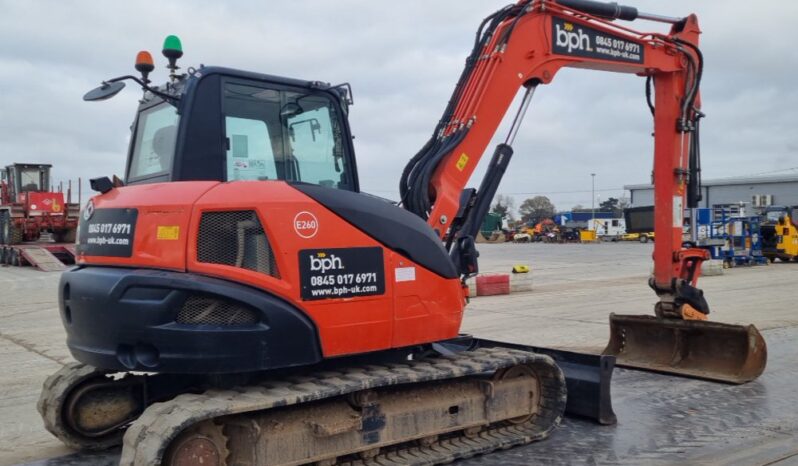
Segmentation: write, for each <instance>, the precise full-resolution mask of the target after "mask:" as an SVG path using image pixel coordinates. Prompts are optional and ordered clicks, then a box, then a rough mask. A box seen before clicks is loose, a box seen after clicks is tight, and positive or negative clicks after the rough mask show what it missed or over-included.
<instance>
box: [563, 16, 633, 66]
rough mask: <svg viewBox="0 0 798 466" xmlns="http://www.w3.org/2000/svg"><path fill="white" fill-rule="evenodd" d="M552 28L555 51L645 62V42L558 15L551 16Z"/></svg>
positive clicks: (613, 59)
mask: <svg viewBox="0 0 798 466" xmlns="http://www.w3.org/2000/svg"><path fill="white" fill-rule="evenodd" d="M551 28H552V33H551V34H552V41H551V49H552V52H554V53H558V54H560V55H573V56H577V57H587V58H599V59H602V60H611V61H617V62H625V63H643V52H644V51H643V45H642V44H640V43H638V42H634V41H631V40H628V39H625V38H623V37H620V36H616V35H613V34H607V33H605V32H602V31H599V30H596V29H593V28H591V27H588V26H583V25H581V24H577V23H573V22H570V21H566V20H564V19H562V18H556V17H555V18H552V19H551Z"/></svg>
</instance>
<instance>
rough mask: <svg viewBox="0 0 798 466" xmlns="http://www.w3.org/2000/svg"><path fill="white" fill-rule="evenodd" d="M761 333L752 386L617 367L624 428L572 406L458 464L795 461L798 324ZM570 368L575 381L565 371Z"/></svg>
mask: <svg viewBox="0 0 798 466" xmlns="http://www.w3.org/2000/svg"><path fill="white" fill-rule="evenodd" d="M764 333H765V336H766V338H767V340H768V347H769V352H770V359H769V362H768V369H767V371H765V373H764V374H762V376H761V377H759V378H758V379H757V380H755V381H753V382H750V383H747V384H743V385H729V384H724V383H717V382H709V381H704V380H697V379H687V378H680V379H678V380H674V377H673V376H672V375H662V374H657V373H653V372H644V371H638V370H631V369H624V368H618V369H616V370H615V371H614V374H613V375H612V391H613V397H614V398H615V409H616V414H617V417H618V423H617V424H615V425H599V424H598V423H596V421H595V419H589V418H585V417H584V416H581V415H578V414H575V413H574V412H573V411H570V410H569V411H567V412H566V417H565V418H564V420H563V422H562V424H561V426H560V427H559V428H558V429H556V430H555V431H554V432H553V433H552V435H551V436H550V437H549V438H548V439H546V440H545V441H542V442H536V443H533V444H530V445H526V446H522V447H518V448H511V449H508V450H502V451H498V452H494V453H491V454H488V455H484V456H477V457H473V458H470V459H466V460H461V461H459V462H457V463H455V464H458V465H461V466H478V465H510V466H522V465H524V466H525V465H529V464H547V465H548V464H550V465H571V464H590V465H616V464H628V465H639V464H694V465H715V464H717V465H746V466H747V465H763V466H764V465H778V466H786V465H793V464H798V442H796V440H795V439H796V438H798V404H796V403H795V394H794V390H795V388H794V387H795V385H796V383H798V345H795V344H794V341H795V340H796V338H798V327H785V328H777V329H772V330H766V331H765V332H764ZM483 343H484V344H489V341H488V340H483ZM555 351H556V350H555ZM564 353H568V352H564ZM571 354H574V353H571ZM593 357H595V358H599V357H598V356H593ZM596 360H598V359H596ZM558 362H560V361H558ZM605 363H606V362H605ZM563 366H566V365H565V364H563ZM564 369H565V372H566V377H567V378H569V377H568V373H569V371H568V369H567V368H565V367H564ZM569 379H570V378H569ZM574 381H576V379H570V380H569V382H574ZM677 382H678V383H677ZM570 388H571V384H569V389H570ZM118 461H119V451H118V450H112V451H108V452H101V453H75V454H71V455H66V456H61V457H57V458H51V459H46V460H40V461H34V462H30V463H23V464H21V465H18V466H112V465H116V464H118Z"/></svg>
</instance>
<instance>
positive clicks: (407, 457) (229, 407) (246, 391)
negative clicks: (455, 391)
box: [119, 348, 566, 466]
mask: <svg viewBox="0 0 798 466" xmlns="http://www.w3.org/2000/svg"><path fill="white" fill-rule="evenodd" d="M517 364H529V365H531V366H533V367H534V368H535V369H536V372H537V374H538V376H539V377H540V382H541V410H540V412H539V413H538V414H537V415H536V416H534V417H533V418H532V419H531V420H530V421H529V422H528V423H526V424H523V425H520V426H514V425H506V424H504V423H499V424H497V426H496V427H493V428H489V429H487V430H485V431H483V432H482V433H480V434H479V435H477V436H475V437H471V438H469V437H465V436H461V437H443V438H442V439H441V440H439V441H438V442H437V443H435V444H433V445H431V446H429V447H425V448H420V447H416V446H413V447H411V448H401V447H400V448H393V449H392V448H391V447H386V449H385V450H386V452H385V453H383V454H380V455H378V456H377V457H375V458H373V459H371V460H368V461H357V462H354V463H348V464H351V465H352V466H354V465H369V466H370V465H394V464H402V465H408V464H412V465H431V464H439V463H443V462H447V461H451V460H454V459H457V458H464V457H469V456H473V455H476V454H481V453H487V452H489V451H492V450H495V449H498V448H509V447H511V446H514V445H520V444H523V443H529V442H532V441H535V440H541V439H544V438H546V437H547V436H548V435H549V433H550V432H551V431H552V429H554V428H555V427H556V426H558V425H559V423H560V419H561V418H562V415H563V412H564V411H565V402H566V389H565V377H564V376H563V374H562V371H560V369H559V368H558V367H557V365H556V364H555V363H554V361H553V360H552V359H551V358H550V357H548V356H545V355H541V354H536V353H531V352H526V351H518V350H511V349H502V348H484V349H479V350H475V351H470V352H464V353H458V354H457V355H454V356H448V357H439V358H430V359H424V360H420V361H408V362H407V363H405V364H389V365H369V366H355V367H351V368H346V369H340V370H338V371H325V372H317V373H312V374H307V375H303V376H301V377H290V378H287V379H283V380H279V381H269V382H265V383H263V384H260V385H253V386H248V387H241V388H238V389H234V390H209V391H206V392H204V393H201V394H183V395H179V396H177V397H175V398H174V399H172V400H169V401H166V402H163V403H155V404H153V405H151V406H150V407H148V408H147V409H146V410H145V411H144V413H143V414H142V415H141V416H140V417H139V418H138V419H137V420H136V421H135V422H134V423H133V424H132V425H131V426H130V428H129V429H128V430H127V432H126V433H125V436H124V441H123V450H122V457H121V459H120V463H119V464H120V466H157V465H159V464H160V462H161V458H162V457H163V454H164V452H165V451H166V448H167V447H168V445H169V443H170V442H171V441H172V440H173V439H174V438H175V437H176V436H177V435H178V434H179V433H180V432H181V431H183V430H184V429H186V428H187V427H189V426H191V425H194V424H196V423H198V422H201V421H204V420H209V419H213V418H217V417H221V416H229V415H233V414H241V413H247V412H256V411H263V410H267V409H270V408H276V407H281V406H290V405H296V404H302V403H307V402H310V401H317V400H321V399H325V398H332V397H337V396H341V395H345V394H349V393H354V392H357V391H361V390H368V389H374V388H379V387H387V386H392V385H399V384H406V383H418V382H429V381H435V380H445V379H453V378H459V377H467V376H473V375H482V374H490V373H493V372H495V371H497V370H499V369H502V368H505V367H511V366H514V365H517Z"/></svg>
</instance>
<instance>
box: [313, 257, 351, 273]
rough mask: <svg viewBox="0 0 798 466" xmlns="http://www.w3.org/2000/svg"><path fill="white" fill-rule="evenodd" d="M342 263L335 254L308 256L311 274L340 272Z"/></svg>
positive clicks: (342, 266)
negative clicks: (331, 271) (330, 271)
mask: <svg viewBox="0 0 798 466" xmlns="http://www.w3.org/2000/svg"><path fill="white" fill-rule="evenodd" d="M343 268H344V261H342V260H341V258H340V257H338V256H336V255H335V254H330V255H327V254H326V253H323V252H320V253H318V254H316V255H315V256H310V270H311V271H312V272H321V273H327V271H329V270H342V269H343Z"/></svg>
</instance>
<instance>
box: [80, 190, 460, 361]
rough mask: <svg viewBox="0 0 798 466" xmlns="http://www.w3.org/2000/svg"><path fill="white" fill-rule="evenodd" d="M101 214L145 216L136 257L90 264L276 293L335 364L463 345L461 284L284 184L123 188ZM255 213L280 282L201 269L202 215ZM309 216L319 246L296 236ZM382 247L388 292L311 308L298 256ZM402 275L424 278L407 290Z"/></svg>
mask: <svg viewBox="0 0 798 466" xmlns="http://www.w3.org/2000/svg"><path fill="white" fill-rule="evenodd" d="M94 205H95V208H97V209H101V208H122V207H133V206H135V207H137V208H138V209H139V214H138V219H137V222H136V229H135V242H134V248H133V255H132V257H130V258H116V257H94V256H92V257H89V256H82V255H81V256H79V257H78V262H79V263H82V264H97V265H118V266H131V267H144V268H162V269H170V270H187V271H189V272H194V273H198V274H203V275H208V276H213V277H218V278H223V279H227V280H230V281H233V282H238V283H244V284H247V285H250V286H253V287H256V288H260V289H263V290H265V291H268V292H270V293H272V294H274V295H276V296H279V297H281V298H283V299H284V300H286V301H288V302H290V303H291V304H293V305H294V306H296V307H297V308H299V309H301V310H303V311H304V312H305V313H306V314H307V315H308V316H309V317H310V318H311V319H312V320H313V321H314V323H315V324H316V327H317V328H318V331H319V336H320V338H321V346H322V351H323V353H324V355H325V356H326V357H330V356H338V355H345V354H354V353H362V352H368V351H376V350H381V349H388V348H396V347H402V346H409V345H413V344H418V343H428V342H433V341H439V340H443V339H447V338H452V337H454V336H456V335H457V334H458V332H459V329H460V323H461V320H462V316H463V308H464V306H465V298H464V295H463V290H462V286H461V285H460V282H459V280H458V279H456V278H455V279H445V278H442V277H440V276H438V275H437V274H435V273H433V272H430V271H429V270H427V269H425V268H423V267H422V266H420V265H418V264H416V263H414V262H413V261H411V260H409V259H407V258H406V257H404V256H402V255H400V254H397V253H395V252H393V251H392V250H390V249H388V248H385V247H384V246H382V245H381V244H380V243H379V242H378V241H377V240H375V239H374V238H372V237H370V236H368V235H366V234H365V233H363V232H362V231H360V230H358V229H357V228H355V227H354V226H352V225H351V224H349V223H348V222H346V221H345V220H343V219H341V218H340V217H338V216H337V215H336V214H335V213H333V212H331V211H329V210H328V209H326V208H325V207H323V206H322V205H320V204H319V203H317V202H316V201H315V200H313V199H311V198H309V197H307V196H306V195H304V194H302V193H301V192H299V191H297V190H296V189H294V188H292V187H291V186H289V185H288V184H287V183H285V182H281V181H237V182H231V183H216V182H200V181H198V182H180V183H163V184H148V185H140V186H130V187H123V188H117V189H114V190H112V191H110V192H109V193H107V194H105V195H101V196H97V197H95V198H94ZM229 210H255V211H257V213H258V217H259V219H260V222H261V224H262V225H263V227H264V230H265V232H266V235H267V237H268V240H269V243H270V245H271V247H272V250H273V251H275V253H276V263H277V269H278V271H279V278H275V277H272V276H269V275H265V274H262V273H259V272H255V271H250V270H247V269H242V268H237V267H231V266H227V265H220V264H211V263H201V262H198V261H197V241H196V239H197V233H198V230H199V222H200V218H201V215H202V212H207V211H229ZM300 212H309V213H311V214H313V216H314V217H315V218H316V219H317V220H318V225H317V232H316V234H314V235H312V236H311V237H309V238H308V237H306V236H310V235H307V234H300V233H301V231H300V232H297V230H296V229H295V225H294V222H295V219H296V218H297V214H299V213H300ZM158 226H170V227H171V226H178V227H179V231H180V234H179V238H178V239H170V240H165V239H158V235H157V231H158ZM353 247H381V248H382V249H383V257H384V265H383V266H384V275H385V293H384V294H382V295H374V296H361V297H353V298H330V299H322V300H314V301H304V300H303V299H302V297H301V292H300V285H299V283H300V276H299V273H300V272H299V264H298V257H299V251H300V250H303V249H328V248H353ZM397 268H404V269H410V268H412V269H414V270H413V273H412V275H413V276H414V277H413V279H412V280H411V279H408V275H407V272H408V271H405V274H404V275H403V276H402V277H401V281H397V278H396V272H395V270H396V269H397Z"/></svg>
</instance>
